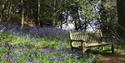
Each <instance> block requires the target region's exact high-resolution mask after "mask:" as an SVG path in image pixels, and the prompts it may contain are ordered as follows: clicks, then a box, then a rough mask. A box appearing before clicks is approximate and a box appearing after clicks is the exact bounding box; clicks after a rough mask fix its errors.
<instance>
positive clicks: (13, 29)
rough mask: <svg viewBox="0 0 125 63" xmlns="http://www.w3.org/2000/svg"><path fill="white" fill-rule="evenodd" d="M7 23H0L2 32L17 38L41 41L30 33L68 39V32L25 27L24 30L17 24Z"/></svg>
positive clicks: (50, 28) (51, 28) (57, 29)
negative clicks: (22, 37)
mask: <svg viewBox="0 0 125 63" xmlns="http://www.w3.org/2000/svg"><path fill="white" fill-rule="evenodd" d="M5 23H6V22H2V23H0V32H10V33H12V34H14V35H16V36H22V35H23V36H24V37H25V38H28V39H31V40H33V41H35V40H39V37H38V36H36V35H32V34H27V32H28V33H37V34H39V35H45V36H49V37H57V38H60V39H62V38H66V37H67V35H68V31H66V30H62V29H59V28H55V27H32V28H30V27H27V28H26V27H24V28H23V29H21V28H20V26H19V25H18V24H17V23H9V24H6V25H5Z"/></svg>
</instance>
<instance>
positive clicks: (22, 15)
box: [21, 0, 24, 29]
mask: <svg viewBox="0 0 125 63" xmlns="http://www.w3.org/2000/svg"><path fill="white" fill-rule="evenodd" d="M21 4H22V14H21V17H22V19H21V29H23V26H24V1H23V0H21Z"/></svg>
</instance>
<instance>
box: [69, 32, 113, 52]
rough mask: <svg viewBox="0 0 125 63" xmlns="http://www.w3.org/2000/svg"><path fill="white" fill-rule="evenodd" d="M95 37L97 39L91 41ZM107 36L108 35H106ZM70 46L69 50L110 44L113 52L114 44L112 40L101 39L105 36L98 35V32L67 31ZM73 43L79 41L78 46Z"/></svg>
mask: <svg viewBox="0 0 125 63" xmlns="http://www.w3.org/2000/svg"><path fill="white" fill-rule="evenodd" d="M92 38H93V39H96V40H97V41H95V42H92V41H93V40H92V41H90V40H91V39H92ZM108 38H109V37H108ZM69 39H70V46H71V50H74V49H80V50H83V49H84V48H92V47H101V46H107V45H111V51H112V53H114V44H113V41H111V42H105V41H102V39H105V37H102V36H99V33H88V32H72V31H70V32H69ZM74 43H80V45H78V46H74Z"/></svg>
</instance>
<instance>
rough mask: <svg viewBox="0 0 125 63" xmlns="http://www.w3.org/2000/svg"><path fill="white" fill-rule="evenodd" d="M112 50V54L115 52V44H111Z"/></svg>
mask: <svg viewBox="0 0 125 63" xmlns="http://www.w3.org/2000/svg"><path fill="white" fill-rule="evenodd" d="M111 51H112V54H114V45H113V44H112V45H111Z"/></svg>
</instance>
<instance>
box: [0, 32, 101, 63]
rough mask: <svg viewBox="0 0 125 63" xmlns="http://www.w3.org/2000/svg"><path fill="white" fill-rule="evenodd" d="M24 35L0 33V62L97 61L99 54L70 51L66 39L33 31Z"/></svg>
mask: <svg viewBox="0 0 125 63" xmlns="http://www.w3.org/2000/svg"><path fill="white" fill-rule="evenodd" d="M29 34H30V36H37V37H39V38H38V39H36V38H31V37H30V36H29ZM24 35H25V36H24ZM24 35H14V34H13V35H12V34H10V33H7V32H4V33H0V43H1V44H0V63H99V61H98V58H99V56H100V55H94V54H87V53H85V52H84V53H83V56H81V55H79V54H77V53H76V51H75V52H71V50H70V46H69V43H68V42H67V41H66V40H60V39H59V38H57V37H48V36H45V35H38V34H34V33H26V34H24ZM29 37H30V38H29ZM65 39H66V38H65Z"/></svg>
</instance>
